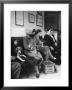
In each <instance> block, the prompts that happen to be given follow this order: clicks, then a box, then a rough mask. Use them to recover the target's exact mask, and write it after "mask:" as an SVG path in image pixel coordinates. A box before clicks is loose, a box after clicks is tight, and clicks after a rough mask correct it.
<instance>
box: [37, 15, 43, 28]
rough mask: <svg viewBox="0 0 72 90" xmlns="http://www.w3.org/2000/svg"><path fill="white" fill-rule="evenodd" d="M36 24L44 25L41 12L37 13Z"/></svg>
mask: <svg viewBox="0 0 72 90" xmlns="http://www.w3.org/2000/svg"><path fill="white" fill-rule="evenodd" d="M36 25H37V26H40V27H42V26H43V16H42V15H40V14H37V15H36Z"/></svg>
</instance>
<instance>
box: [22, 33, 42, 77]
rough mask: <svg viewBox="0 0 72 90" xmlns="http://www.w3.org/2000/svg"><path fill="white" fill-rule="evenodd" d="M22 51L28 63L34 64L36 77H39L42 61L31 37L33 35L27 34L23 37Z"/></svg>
mask: <svg viewBox="0 0 72 90" xmlns="http://www.w3.org/2000/svg"><path fill="white" fill-rule="evenodd" d="M23 45H24V53H25V54H26V56H27V60H28V62H29V63H31V64H32V65H34V66H35V70H36V77H39V68H40V66H41V63H42V61H43V58H42V55H41V54H40V52H38V51H37V50H36V42H35V40H34V39H33V35H29V34H27V36H25V37H24V38H23Z"/></svg>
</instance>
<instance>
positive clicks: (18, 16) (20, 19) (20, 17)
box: [15, 11, 24, 26]
mask: <svg viewBox="0 0 72 90" xmlns="http://www.w3.org/2000/svg"><path fill="white" fill-rule="evenodd" d="M15 25H17V26H24V11H15Z"/></svg>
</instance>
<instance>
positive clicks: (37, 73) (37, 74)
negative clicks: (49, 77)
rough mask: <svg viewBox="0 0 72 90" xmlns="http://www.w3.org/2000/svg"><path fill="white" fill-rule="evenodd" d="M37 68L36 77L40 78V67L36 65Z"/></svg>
mask: <svg viewBox="0 0 72 90" xmlns="http://www.w3.org/2000/svg"><path fill="white" fill-rule="evenodd" d="M35 70H36V77H37V78H39V68H38V66H37V65H35Z"/></svg>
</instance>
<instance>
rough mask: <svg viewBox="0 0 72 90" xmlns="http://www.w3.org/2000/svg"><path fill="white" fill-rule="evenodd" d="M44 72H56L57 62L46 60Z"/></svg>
mask: <svg viewBox="0 0 72 90" xmlns="http://www.w3.org/2000/svg"><path fill="white" fill-rule="evenodd" d="M43 65H44V73H45V74H50V73H54V72H55V63H53V62H51V61H44V63H43Z"/></svg>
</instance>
